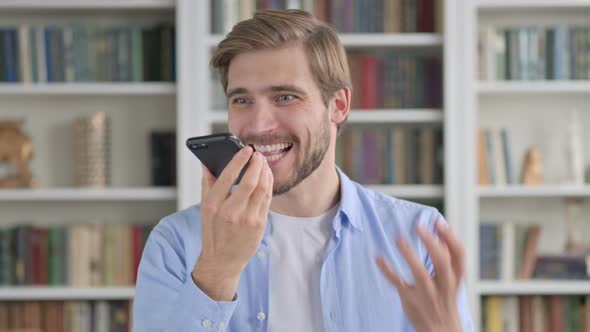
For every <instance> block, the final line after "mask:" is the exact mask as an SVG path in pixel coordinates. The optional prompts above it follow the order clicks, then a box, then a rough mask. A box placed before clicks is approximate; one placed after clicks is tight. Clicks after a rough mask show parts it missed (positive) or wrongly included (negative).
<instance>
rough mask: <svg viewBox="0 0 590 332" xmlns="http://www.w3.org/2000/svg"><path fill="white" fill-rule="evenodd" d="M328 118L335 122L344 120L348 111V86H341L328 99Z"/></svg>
mask: <svg viewBox="0 0 590 332" xmlns="http://www.w3.org/2000/svg"><path fill="white" fill-rule="evenodd" d="M329 107H330V120H331V121H332V122H333V123H334V124H335V125H337V124H339V123H340V122H342V121H344V120H346V117H347V116H348V113H349V112H350V88H342V89H340V90H338V91H336V92H335V93H334V95H333V96H332V99H331V100H330V105H329Z"/></svg>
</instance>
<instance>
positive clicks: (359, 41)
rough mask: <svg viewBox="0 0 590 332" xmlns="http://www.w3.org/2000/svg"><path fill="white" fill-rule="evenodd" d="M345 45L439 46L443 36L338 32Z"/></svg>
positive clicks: (215, 39)
mask: <svg viewBox="0 0 590 332" xmlns="http://www.w3.org/2000/svg"><path fill="white" fill-rule="evenodd" d="M222 39H223V36H219V35H211V36H210V37H209V38H208V39H207V44H208V45H209V46H215V45H217V44H218V43H219V42H220V41H221V40H222ZM340 40H341V41H342V44H343V45H344V46H345V47H348V48H359V47H440V46H442V45H443V36H441V35H440V34H435V33H397V34H382V33H348V34H340Z"/></svg>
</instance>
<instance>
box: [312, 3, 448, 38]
mask: <svg viewBox="0 0 590 332" xmlns="http://www.w3.org/2000/svg"><path fill="white" fill-rule="evenodd" d="M438 3H440V1H438V0H368V1H363V0H330V1H327V0H316V1H314V7H313V12H314V14H315V16H316V17H317V18H318V19H320V20H323V21H326V22H329V23H330V24H332V25H333V26H334V28H336V30H337V31H338V32H345V33H346V32H360V33H367V32H368V33H372V32H385V33H399V32H430V33H432V32H434V30H435V12H436V10H437V8H436V6H437V5H438Z"/></svg>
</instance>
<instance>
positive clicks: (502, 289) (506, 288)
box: [477, 280, 590, 295]
mask: <svg viewBox="0 0 590 332" xmlns="http://www.w3.org/2000/svg"><path fill="white" fill-rule="evenodd" d="M477 291H478V293H479V295H529V294H530V295H537V294H541V295H569V294H572V295H573V294H590V281H585V280H581V281H578V280H573V281H569V280H563V281H555V280H530V281H528V280H527V281H513V282H500V281H480V282H479V283H478V287H477Z"/></svg>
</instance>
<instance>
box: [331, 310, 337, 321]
mask: <svg viewBox="0 0 590 332" xmlns="http://www.w3.org/2000/svg"><path fill="white" fill-rule="evenodd" d="M330 319H332V320H336V313H335V312H334V311H331V312H330Z"/></svg>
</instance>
